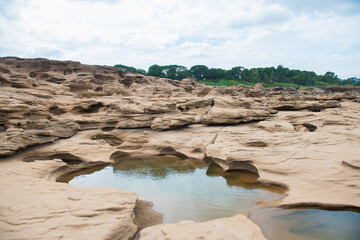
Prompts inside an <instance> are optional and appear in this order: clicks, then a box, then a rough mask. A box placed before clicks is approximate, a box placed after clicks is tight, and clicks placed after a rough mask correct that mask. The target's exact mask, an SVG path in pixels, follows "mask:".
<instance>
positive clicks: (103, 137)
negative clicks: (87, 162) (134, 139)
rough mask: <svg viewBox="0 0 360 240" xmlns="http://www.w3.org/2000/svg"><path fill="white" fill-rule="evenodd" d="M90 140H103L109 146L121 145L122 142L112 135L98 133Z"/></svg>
mask: <svg viewBox="0 0 360 240" xmlns="http://www.w3.org/2000/svg"><path fill="white" fill-rule="evenodd" d="M91 139H92V140H105V142H107V143H108V144H110V145H111V146H118V145H121V144H122V143H123V142H124V141H123V140H121V139H120V138H118V137H117V136H115V135H112V134H104V133H99V134H96V135H95V136H92V137H91Z"/></svg>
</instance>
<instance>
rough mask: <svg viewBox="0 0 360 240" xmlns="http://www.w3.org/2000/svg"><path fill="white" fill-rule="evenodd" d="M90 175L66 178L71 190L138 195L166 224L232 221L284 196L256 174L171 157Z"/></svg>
mask: <svg viewBox="0 0 360 240" xmlns="http://www.w3.org/2000/svg"><path fill="white" fill-rule="evenodd" d="M97 170H98V169H97ZM91 171H94V170H87V172H83V173H78V174H85V175H78V176H68V179H67V181H69V183H70V184H72V185H75V186H94V187H95V186H96V187H114V188H120V189H125V190H128V191H132V192H136V193H137V194H138V195H139V199H143V200H147V201H151V202H153V204H154V207H153V208H154V210H155V211H157V212H160V213H162V214H163V215H164V219H163V222H164V223H177V222H180V221H182V220H193V221H195V222H202V221H207V220H212V219H216V218H221V217H229V216H234V215H236V214H238V213H241V212H247V211H249V210H250V209H252V208H253V207H254V206H255V204H256V202H258V201H273V200H277V199H280V198H281V197H282V195H281V194H279V193H277V192H274V191H275V190H276V189H275V190H274V189H273V188H269V189H267V186H265V185H262V184H258V183H256V179H257V175H254V174H252V173H248V172H230V173H224V172H223V171H222V170H221V168H220V167H218V166H217V165H215V164H214V163H212V164H211V165H210V166H208V165H207V164H205V163H204V162H202V161H199V160H190V159H186V160H180V159H179V158H178V157H175V156H130V157H123V158H121V159H118V160H117V162H116V163H115V164H113V165H111V166H108V167H105V168H104V169H102V170H100V171H95V172H93V173H91ZM71 178H73V179H72V180H70V179H71ZM269 190H270V191H269Z"/></svg>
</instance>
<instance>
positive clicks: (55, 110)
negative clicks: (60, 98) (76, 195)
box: [49, 106, 65, 115]
mask: <svg viewBox="0 0 360 240" xmlns="http://www.w3.org/2000/svg"><path fill="white" fill-rule="evenodd" d="M49 112H50V113H52V114H54V115H61V114H63V113H64V112H65V111H63V110H61V109H60V108H59V107H58V106H52V107H50V108H49Z"/></svg>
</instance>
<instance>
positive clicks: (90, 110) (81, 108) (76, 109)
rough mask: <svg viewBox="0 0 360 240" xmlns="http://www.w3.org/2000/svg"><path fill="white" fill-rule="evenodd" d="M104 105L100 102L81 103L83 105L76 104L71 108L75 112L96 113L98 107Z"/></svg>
mask: <svg viewBox="0 0 360 240" xmlns="http://www.w3.org/2000/svg"><path fill="white" fill-rule="evenodd" d="M102 107H104V104H102V103H101V102H99V103H94V104H90V105H83V106H76V107H74V108H73V112H77V113H97V112H99V109H100V108H102Z"/></svg>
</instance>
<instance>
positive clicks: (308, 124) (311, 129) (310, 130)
mask: <svg viewBox="0 0 360 240" xmlns="http://www.w3.org/2000/svg"><path fill="white" fill-rule="evenodd" d="M302 125H303V126H304V127H306V128H307V129H308V130H309V132H315V131H316V129H317V126H315V125H313V124H311V123H303V124H302Z"/></svg>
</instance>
